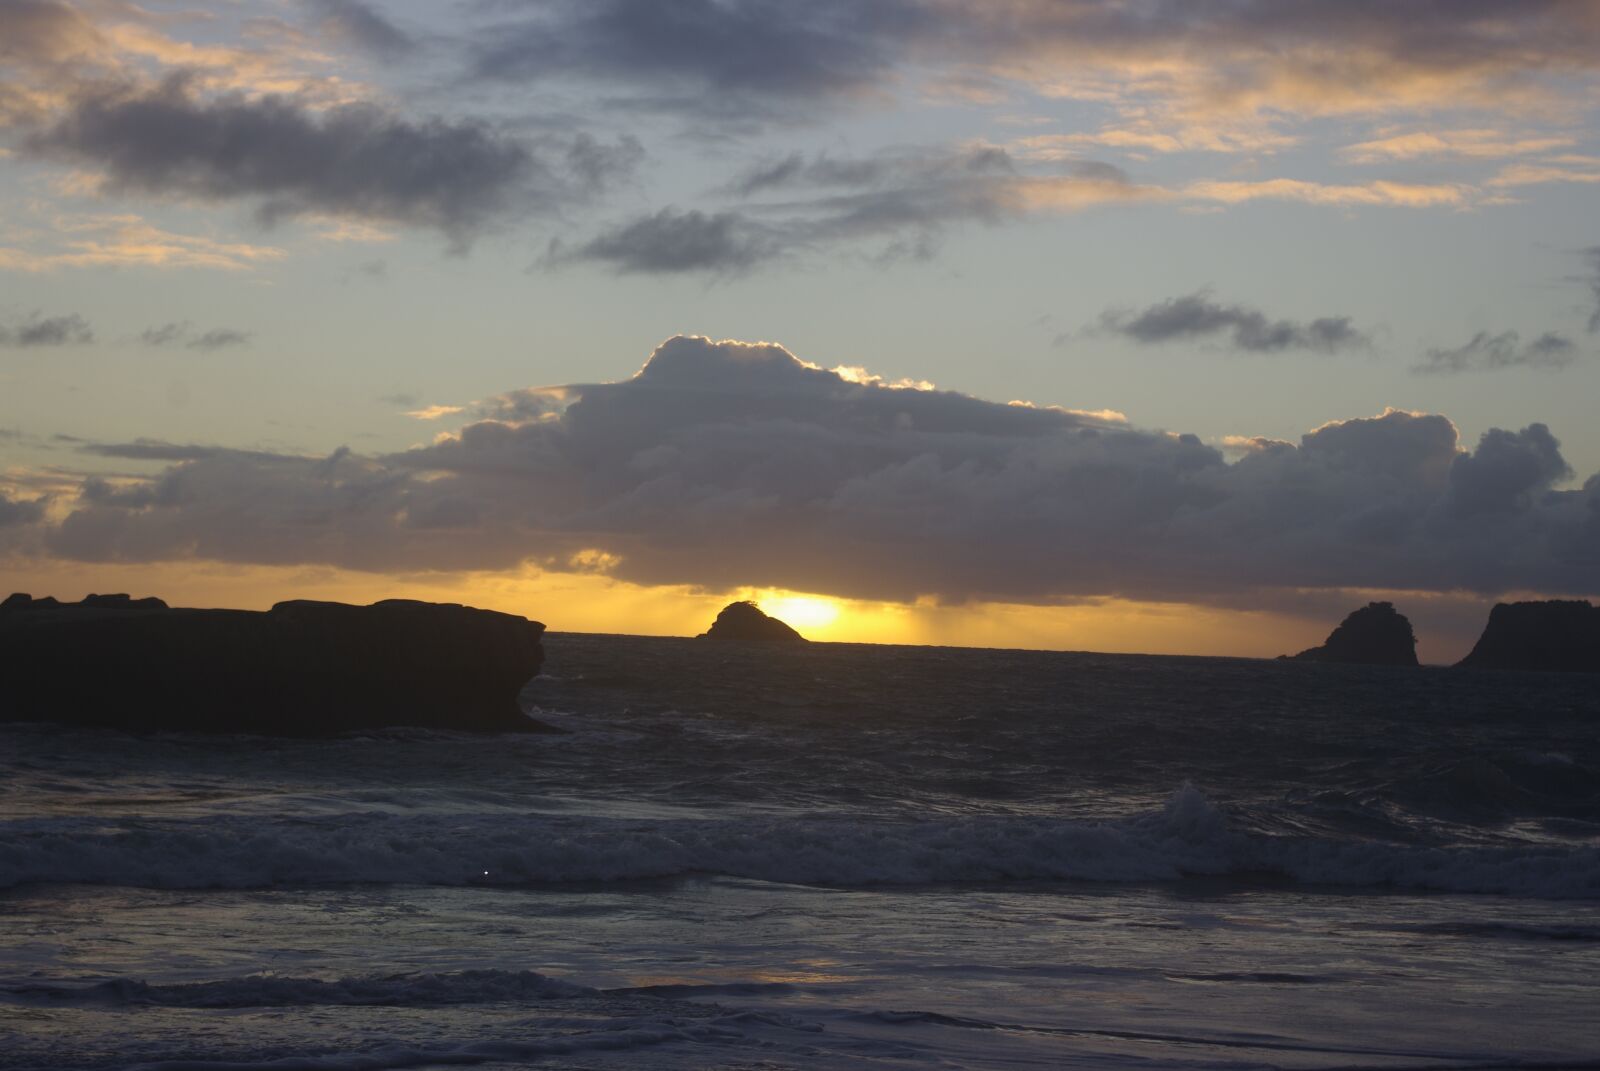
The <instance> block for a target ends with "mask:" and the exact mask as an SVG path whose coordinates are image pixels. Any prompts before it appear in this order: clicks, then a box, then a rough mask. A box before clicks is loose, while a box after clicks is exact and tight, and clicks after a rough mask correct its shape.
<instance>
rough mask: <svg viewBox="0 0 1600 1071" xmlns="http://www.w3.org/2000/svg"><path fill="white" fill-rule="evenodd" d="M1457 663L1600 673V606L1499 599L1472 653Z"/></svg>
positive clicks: (1559, 601)
mask: <svg viewBox="0 0 1600 1071" xmlns="http://www.w3.org/2000/svg"><path fill="white" fill-rule="evenodd" d="M1457 664H1458V665H1461V666H1465V667H1468V668H1470V669H1537V670H1550V671H1556V672H1563V673H1600V606H1591V605H1589V604H1588V603H1587V602H1578V601H1561V600H1552V601H1550V602H1511V603H1506V602H1502V603H1498V604H1496V606H1495V608H1494V609H1493V610H1490V611H1489V623H1488V624H1487V625H1486V626H1485V627H1484V630H1483V635H1482V636H1479V637H1478V642H1477V644H1476V646H1474V647H1473V648H1472V653H1471V654H1469V655H1467V657H1466V658H1463V659H1462V660H1461V661H1460V662H1459V663H1457Z"/></svg>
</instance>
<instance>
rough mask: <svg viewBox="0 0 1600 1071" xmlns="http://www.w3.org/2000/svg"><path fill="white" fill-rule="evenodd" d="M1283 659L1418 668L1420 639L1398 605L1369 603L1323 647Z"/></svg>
mask: <svg viewBox="0 0 1600 1071" xmlns="http://www.w3.org/2000/svg"><path fill="white" fill-rule="evenodd" d="M1282 657H1283V658H1286V659H1289V660H1291V661H1294V662H1342V663H1348V664H1352V665H1367V666H1414V665H1416V664H1417V637H1416V634H1415V633H1413V632H1412V631H1411V622H1410V621H1409V620H1407V619H1406V616H1405V615H1404V614H1402V613H1400V612H1399V611H1398V610H1396V609H1395V608H1394V603H1390V602H1369V603H1368V604H1367V605H1365V606H1363V607H1362V608H1361V609H1359V610H1356V611H1354V612H1353V613H1351V614H1350V616H1349V617H1347V618H1345V619H1344V621H1343V622H1341V623H1340V625H1339V627H1338V628H1336V629H1334V630H1333V632H1332V633H1331V634H1330V635H1329V636H1328V638H1327V640H1326V641H1324V643H1323V644H1322V646H1321V647H1312V648H1311V649H1309V650H1306V651H1301V652H1300V653H1299V654H1297V655H1283V656H1282Z"/></svg>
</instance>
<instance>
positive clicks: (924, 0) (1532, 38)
mask: <svg viewBox="0 0 1600 1071" xmlns="http://www.w3.org/2000/svg"><path fill="white" fill-rule="evenodd" d="M512 10H514V11H516V12H517V13H516V15H514V16H512V17H509V18H504V19H501V20H500V21H498V22H496V23H495V24H494V25H493V26H492V27H491V28H490V30H489V31H488V32H486V33H484V34H483V35H482V38H481V41H480V44H479V45H478V47H477V51H476V57H475V65H476V73H477V75H478V76H479V77H480V78H484V79H490V80H498V81H512V82H528V81H534V80H541V79H552V78H566V79H573V78H577V79H584V80H588V81H590V82H593V83H596V84H599V85H601V86H604V87H605V89H606V90H607V91H608V92H613V93H614V92H615V91H614V88H613V87H616V86H618V85H625V86H631V87H633V88H634V90H635V92H634V93H633V94H632V95H631V96H626V97H622V96H614V97H613V99H617V100H621V101H623V102H625V103H629V104H632V105H633V106H637V107H644V108H651V109H658V108H661V107H663V106H668V107H672V108H675V109H678V110H681V111H684V112H688V113H693V114H696V115H701V116H707V117H710V118H713V119H717V120H726V119H729V118H733V117H739V116H744V117H755V118H773V117H776V118H782V119H788V120H794V119H804V118H807V117H810V116H812V115H815V114H816V112H817V110H818V109H819V108H821V107H825V106H827V105H829V104H838V103H845V102H851V101H857V100H863V99H866V100H873V99H888V98H889V97H890V95H891V94H892V92H893V91H894V89H895V88H896V87H897V85H896V84H897V83H898V82H903V81H905V80H906V77H907V74H908V72H911V71H921V72H930V71H931V72H936V78H938V79H940V80H943V81H945V82H947V83H953V84H968V85H984V84H988V83H992V82H993V81H994V80H995V79H999V80H1024V81H1026V80H1036V81H1040V82H1049V83H1050V84H1051V85H1052V87H1053V89H1054V91H1055V92H1057V93H1069V94H1070V93H1071V92H1072V91H1073V85H1072V79H1071V78H1070V77H1063V72H1071V74H1073V75H1076V76H1078V77H1081V78H1083V79H1084V81H1085V83H1086V88H1085V90H1084V92H1085V94H1086V95H1087V96H1089V97H1091V99H1097V100H1105V99H1107V94H1108V92H1111V91H1108V89H1107V86H1108V85H1110V84H1114V83H1115V82H1116V81H1117V80H1119V79H1121V78H1125V77H1126V76H1128V75H1129V74H1137V75H1139V76H1140V77H1139V78H1138V79H1137V81H1138V84H1139V91H1138V97H1137V103H1139V104H1142V105H1144V108H1143V110H1144V112H1145V114H1149V111H1150V108H1149V104H1150V101H1151V100H1152V99H1153V100H1155V101H1159V102H1160V103H1161V104H1162V105H1165V106H1168V107H1174V108H1178V109H1184V110H1187V111H1189V112H1191V113H1201V114H1205V113H1210V114H1226V113H1231V114H1240V113H1253V114H1259V113H1263V112H1267V111H1277V112H1280V113H1302V114H1304V113H1311V114H1319V113H1321V114H1325V113H1347V114H1360V113H1378V112H1382V111H1384V110H1386V109H1391V108H1395V107H1402V108H1415V107H1417V106H1423V107H1426V106H1430V105H1438V106H1445V107H1449V106H1459V105H1460V104H1461V103H1463V102H1464V101H1471V102H1474V103H1480V104H1487V105H1490V106H1495V105H1499V104H1503V103H1505V102H1506V101H1508V100H1512V101H1514V100H1517V99H1519V98H1526V97H1527V96H1528V95H1529V94H1530V93H1532V92H1533V91H1534V90H1536V89H1537V88H1539V87H1540V86H1541V84H1543V80H1546V79H1550V78H1552V76H1554V77H1559V76H1560V75H1562V74H1570V73H1574V72H1593V71H1595V70H1596V68H1597V67H1600V60H1597V58H1596V57H1597V56H1600V25H1597V24H1596V20H1595V19H1594V18H1593V13H1592V9H1591V7H1590V5H1589V4H1587V3H1586V2H1584V0H1471V2H1469V3H1461V2H1458V0H1417V2H1413V3H1406V4H1388V3H1382V2H1379V0H1358V2H1354V3H1331V2H1326V0H1295V2H1289V3H1285V2H1283V0H1242V2H1240V0H1150V2H1146V3H1140V4H1113V3H1104V2H1100V0H1014V2H1008V3H994V2H991V0H871V2H859V0H811V2H809V3H803V4H801V3H793V2H789V0H676V2H673V3H660V2H659V0H545V2H535V3H528V4H522V5H519V6H516V7H514V8H512ZM1156 71H1159V72H1160V73H1159V74H1152V73H1151V72H1156ZM1096 76H1099V77H1096ZM1108 76H1109V77H1108ZM1128 80H1129V81H1132V80H1133V79H1128ZM1119 103H1133V101H1131V100H1130V101H1119Z"/></svg>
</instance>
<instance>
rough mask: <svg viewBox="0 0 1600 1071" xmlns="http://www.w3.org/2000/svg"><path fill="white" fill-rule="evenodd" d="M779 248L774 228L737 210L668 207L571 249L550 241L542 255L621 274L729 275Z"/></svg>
mask: <svg viewBox="0 0 1600 1071" xmlns="http://www.w3.org/2000/svg"><path fill="white" fill-rule="evenodd" d="M781 252H782V242H781V240H780V239H779V237H778V236H777V235H776V234H775V233H774V232H772V231H771V230H770V229H769V228H765V227H763V226H762V225H761V224H759V223H757V222H755V221H754V220H751V219H750V218H748V217H747V216H745V215H743V214H741V213H737V212H716V213H712V214H707V213H705V212H700V211H698V210H690V211H687V212H680V211H678V210H677V209H675V208H670V207H669V208H663V209H661V210H660V211H659V212H656V213H654V214H652V215H648V216H641V217H639V218H638V219H635V220H632V221H631V222H628V223H624V224H622V225H620V226H617V227H614V228H612V229H611V230H608V231H605V232H603V233H602V234H599V235H597V236H596V237H594V238H591V239H590V240H589V241H587V242H584V243H583V244H582V245H580V246H578V247H577V248H576V249H572V250H565V249H563V248H562V247H561V246H560V245H555V246H553V247H552V250H551V255H550V257H549V258H548V259H549V260H550V261H551V262H552V263H561V262H564V261H569V260H593V261H599V262H601V263H604V264H608V265H610V266H611V267H612V268H614V269H615V270H616V271H618V272H622V273H624V274H629V273H651V274H672V273H677V272H696V271H704V272H711V273H713V274H734V273H738V272H742V271H746V270H748V269H750V268H752V267H754V266H755V265H757V264H759V263H761V262H762V261H764V260H768V259H771V258H773V257H776V256H778V255H780V254H781Z"/></svg>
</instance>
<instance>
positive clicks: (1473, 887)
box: [0, 785, 1600, 899]
mask: <svg viewBox="0 0 1600 1071" xmlns="http://www.w3.org/2000/svg"><path fill="white" fill-rule="evenodd" d="M691 875H720V876H728V877H738V878H748V879H756V880H764V881H772V882H780V883H791V884H810V885H827V886H871V885H926V884H943V883H964V882H966V883H970V882H1001V881H1019V880H1020V881H1041V880H1042V881H1050V880H1083V881H1106V882H1153V881H1170V880H1175V879H1179V878H1183V877H1188V876H1201V875H1209V876H1229V875H1235V876H1253V875H1263V876H1267V875H1270V876H1275V877H1278V878H1280V879H1289V880H1292V881H1295V882H1299V883H1303V884H1309V885H1333V886H1346V887H1349V886H1355V887H1384V886H1388V887H1394V888H1402V889H1432V890H1445V891H1452V892H1463V893H1490V894H1508V895H1516V896H1524V897H1531V898H1539V899H1574V898H1600V846H1595V845H1592V844H1580V845H1573V844H1570V843H1569V844H1538V843H1521V844H1503V845H1492V846H1484V845H1469V846H1450V847H1442V846H1421V845H1408V844H1403V843H1398V842H1394V841H1384V840H1371V839H1358V838H1346V839H1340V838H1335V837H1319V836H1306V835H1274V834H1267V833H1261V832H1253V831H1248V830H1244V829H1241V828H1237V827H1236V825H1234V824H1232V823H1230V822H1229V820H1228V817H1227V815H1226V814H1225V813H1224V812H1223V811H1222V809H1220V808H1219V807H1217V806H1215V805H1214V804H1212V803H1211V802H1210V801H1209V800H1207V799H1206V797H1205V796H1204V795H1203V794H1202V793H1201V792H1200V791H1199V790H1198V789H1196V788H1194V787H1192V786H1188V785H1186V786H1184V787H1183V788H1181V789H1179V790H1178V791H1177V792H1175V793H1174V794H1173V795H1172V796H1171V798H1170V799H1169V800H1168V801H1167V802H1166V804H1165V806H1163V807H1160V808H1157V809H1154V810H1151V811H1146V812H1142V813H1138V814H1133V815H1130V816H1127V817H1124V818H1119V819H1110V820H1103V821H1091V820H1074V819H1056V818H1044V817H1020V816H973V817H941V818H937V819H932V818H930V819H927V820H920V821H885V820H871V821H868V820H853V819H848V818H842V817H798V818H791V817H770V816H762V817H750V816H741V817H733V818H728V819H725V820H713V819H660V820H628V819H619V818H606V817H597V816H570V815H555V816H552V815H542V814H528V815H515V814H505V813H496V814H479V815H461V814H451V815H428V814H420V815H419V814H412V815H403V814H402V815H397V814H393V813H388V812H383V813H378V812H369V811H363V812H355V813H349V814H343V815H327V816H318V817H316V818H314V819H313V818H304V817H302V818H300V819H298V820H295V821H292V822H291V821H263V820H260V819H250V820H245V819H242V818H236V817H206V818H196V819H188V820H153V819H137V820H133V819H128V820H120V821H113V822H106V821H103V820H101V821H90V820H85V819H79V818H27V819H19V820H14V821H10V822H6V823H4V824H0V884H3V885H6V886H14V885H18V884H24V883H90V884H115V885H133V886H143V887H150V888H181V889H192V888H269V887H276V886H302V885H327V884H345V883H380V884H413V885H474V884H478V885H530V884H546V883H550V884H556V883H570V882H611V881H628V880H647V879H659V878H676V877H686V876H691Z"/></svg>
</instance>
